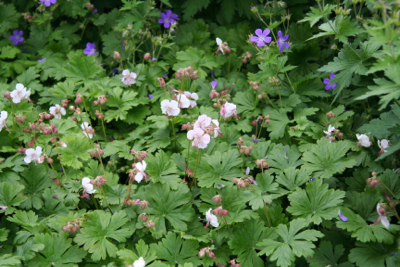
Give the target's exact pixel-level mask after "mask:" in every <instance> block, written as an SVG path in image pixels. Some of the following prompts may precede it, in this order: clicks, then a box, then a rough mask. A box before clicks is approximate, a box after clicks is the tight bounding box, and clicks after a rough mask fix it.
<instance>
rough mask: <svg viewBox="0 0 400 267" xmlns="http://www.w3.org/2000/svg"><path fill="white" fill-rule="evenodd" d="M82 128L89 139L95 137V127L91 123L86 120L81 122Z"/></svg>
mask: <svg viewBox="0 0 400 267" xmlns="http://www.w3.org/2000/svg"><path fill="white" fill-rule="evenodd" d="M81 129H82V133H83V134H84V135H85V136H86V137H88V138H89V139H92V138H93V134H94V129H93V128H92V126H90V125H89V123H88V122H86V121H84V122H83V123H82V124H81Z"/></svg>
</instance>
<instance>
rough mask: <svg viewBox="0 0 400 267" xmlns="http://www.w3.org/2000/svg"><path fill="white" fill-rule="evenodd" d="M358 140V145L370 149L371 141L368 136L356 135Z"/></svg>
mask: <svg viewBox="0 0 400 267" xmlns="http://www.w3.org/2000/svg"><path fill="white" fill-rule="evenodd" d="M356 136H357V139H358V144H359V145H361V146H364V147H370V146H371V142H370V141H369V137H368V135H366V134H356Z"/></svg>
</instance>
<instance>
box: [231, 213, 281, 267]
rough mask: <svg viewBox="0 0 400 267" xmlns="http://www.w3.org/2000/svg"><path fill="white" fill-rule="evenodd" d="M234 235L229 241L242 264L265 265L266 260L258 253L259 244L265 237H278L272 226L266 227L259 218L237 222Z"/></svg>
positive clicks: (254, 266)
mask: <svg viewBox="0 0 400 267" xmlns="http://www.w3.org/2000/svg"><path fill="white" fill-rule="evenodd" d="M233 231H234V233H235V235H234V237H233V238H232V239H230V240H229V241H228V244H229V247H230V248H231V249H233V253H234V254H235V255H237V256H238V258H237V261H238V263H240V264H241V266H253V267H263V266H264V261H263V260H262V259H261V258H260V257H259V256H258V255H257V252H256V249H260V247H259V246H258V245H257V243H259V242H260V241H261V240H263V239H265V238H272V239H274V238H276V237H277V235H276V234H275V233H274V230H273V229H271V228H265V227H264V224H263V223H262V222H261V221H259V220H254V219H253V220H250V221H247V222H245V223H243V224H237V225H236V226H235V228H234V230H233Z"/></svg>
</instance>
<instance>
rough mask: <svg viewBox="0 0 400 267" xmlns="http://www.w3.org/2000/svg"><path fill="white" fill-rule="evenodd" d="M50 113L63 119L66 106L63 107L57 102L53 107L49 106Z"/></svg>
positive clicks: (56, 117)
mask: <svg viewBox="0 0 400 267" xmlns="http://www.w3.org/2000/svg"><path fill="white" fill-rule="evenodd" d="M49 111H50V114H51V115H53V116H54V118H55V119H61V115H65V114H66V112H65V108H64V107H61V106H60V105H59V104H56V105H55V106H53V107H50V108H49Z"/></svg>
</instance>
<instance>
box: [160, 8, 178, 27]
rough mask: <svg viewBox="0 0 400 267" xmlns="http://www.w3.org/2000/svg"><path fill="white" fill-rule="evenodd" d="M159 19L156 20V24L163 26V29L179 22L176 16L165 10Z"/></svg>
mask: <svg viewBox="0 0 400 267" xmlns="http://www.w3.org/2000/svg"><path fill="white" fill-rule="evenodd" d="M160 17H161V19H159V20H158V23H161V24H164V28H167V29H168V28H169V26H170V24H171V23H175V22H176V21H177V20H179V18H178V15H177V14H174V13H172V11H171V10H165V13H161V14H160Z"/></svg>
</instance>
